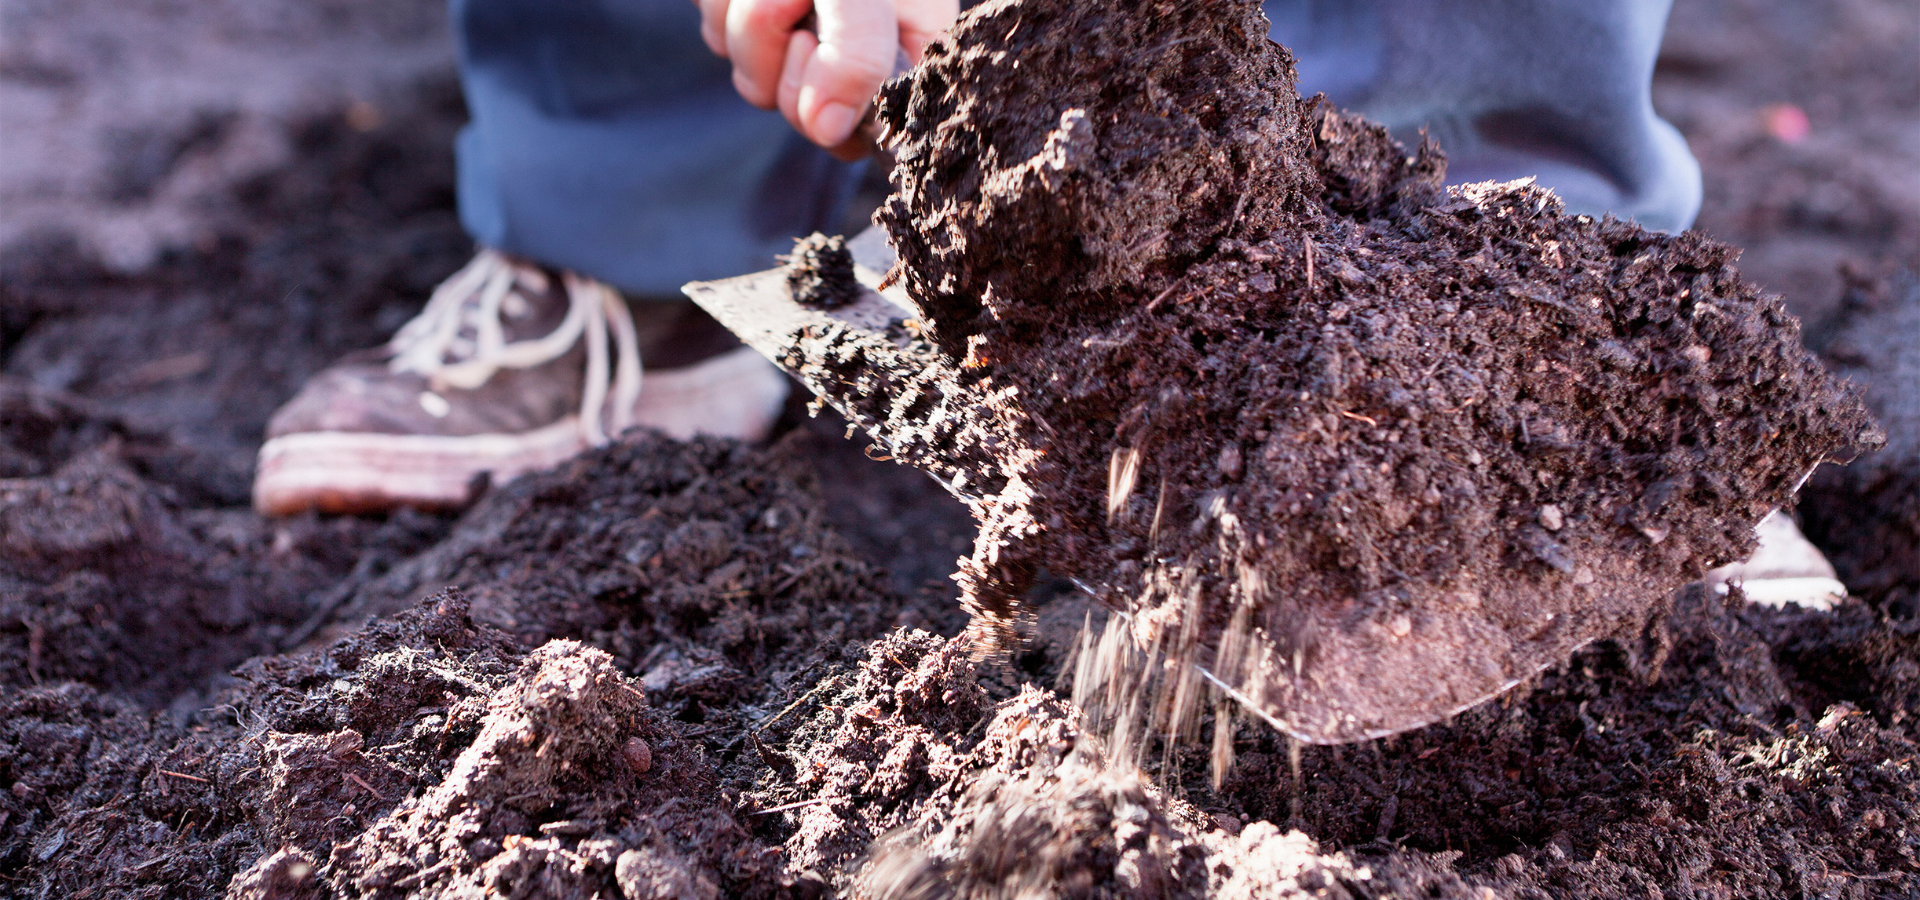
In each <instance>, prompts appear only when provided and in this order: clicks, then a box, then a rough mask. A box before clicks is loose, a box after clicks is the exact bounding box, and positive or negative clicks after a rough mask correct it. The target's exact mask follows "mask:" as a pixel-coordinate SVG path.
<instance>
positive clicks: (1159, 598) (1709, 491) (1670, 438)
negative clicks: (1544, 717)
mask: <svg viewBox="0 0 1920 900" xmlns="http://www.w3.org/2000/svg"><path fill="white" fill-rule="evenodd" d="M1121 23H1124V27H1121ZM1249 36H1251V37H1249ZM1263 36H1264V20H1263V19H1261V18H1260V15H1259V12H1258V7H1257V5H1255V4H1251V3H1236V2H1231V0H1217V2H1211V3H1204V4H1198V5H1195V4H1173V3H1164V2H1153V0H1143V2H1137V3H1129V4H1122V5H1120V6H1117V7H1116V6H1112V5H1110V4H1109V5H1103V4H1038V3H1024V2H1019V0H1001V2H994V3H989V4H985V5H983V6H980V7H977V8H975V9H974V10H973V11H971V12H969V13H968V14H967V15H966V16H965V17H963V18H962V20H961V21H960V23H959V24H957V25H956V26H955V27H954V28H953V29H952V31H951V32H950V33H949V35H948V37H946V38H944V39H943V40H942V41H941V42H939V43H936V45H935V46H934V48H933V49H932V50H931V51H930V52H929V55H928V58H927V61H926V62H925V63H924V64H923V65H922V66H921V67H919V68H917V69H916V70H915V71H914V72H913V73H911V74H910V75H907V76H904V77H903V79H902V80H901V81H900V82H898V83H896V84H894V85H893V86H891V87H889V88H888V89H887V91H885V92H884V102H883V103H882V110H881V114H882V120H883V121H884V122H885V123H886V125H887V128H888V141H889V145H890V146H891V147H892V148H893V149H894V150H895V152H896V154H897V158H898V165H897V167H896V171H895V175H894V183H895V186H896V194H895V196H894V197H893V198H891V199H890V200H889V203H888V205H887V206H886V207H885V208H883V210H882V212H881V214H880V215H879V219H880V220H881V222H882V223H883V224H885V225H886V226H887V227H888V231H889V234H890V236H891V237H892V239H893V242H894V244H895V246H896V248H897V249H898V250H899V251H900V257H901V262H902V265H903V266H904V272H905V273H906V274H905V280H906V283H907V285H908V290H909V293H910V294H912V296H913V298H914V300H915V302H916V304H917V305H918V306H919V308H920V310H921V312H922V313H923V314H924V318H925V327H926V328H928V329H930V331H931V334H932V336H933V338H934V339H935V341H936V342H937V343H938V345H939V346H940V348H941V349H942V351H943V354H944V359H942V360H939V362H942V363H944V365H945V372H944V374H942V373H940V372H939V370H937V369H934V370H929V372H931V373H932V374H927V373H922V374H920V375H918V376H916V377H915V379H914V380H913V381H912V382H911V383H910V384H909V385H908V386H906V387H904V388H902V389H898V390H897V392H896V393H894V394H893V396H892V397H891V398H887V399H883V400H882V401H880V402H879V403H878V405H880V406H888V404H889V400H890V408H889V409H888V410H887V416H888V417H890V419H891V421H888V422H883V424H881V426H880V430H879V432H878V434H879V435H880V436H881V437H882V438H883V440H885V439H887V438H888V437H890V432H892V433H899V434H901V437H902V438H903V439H904V440H902V442H901V443H903V444H911V443H913V442H914V441H915V440H917V439H918V438H917V433H918V432H920V431H924V430H925V429H926V422H927V421H928V417H929V416H933V415H939V414H942V413H943V412H945V413H947V414H951V412H952V411H951V410H950V409H948V406H947V405H951V404H955V402H956V401H955V400H954V395H956V394H957V395H960V396H962V397H966V398H970V400H971V408H967V409H964V410H963V411H962V412H961V414H960V415H961V417H962V418H969V417H971V418H976V419H983V420H988V421H989V424H987V425H982V426H980V427H979V429H978V430H980V431H982V432H985V433H987V434H988V435H989V437H988V438H983V439H982V440H981V443H982V445H983V446H986V447H987V450H988V454H987V455H989V456H991V457H992V458H993V459H994V460H996V461H997V463H998V466H999V471H998V472H991V473H987V475H985V476H984V477H977V478H975V479H973V480H974V481H975V482H979V483H984V484H987V485H989V486H992V487H994V488H995V490H994V491H993V492H992V493H993V495H992V496H989V498H988V500H987V501H986V502H983V503H981V504H980V505H979V510H978V512H979V514H980V515H981V516H982V519H983V529H982V534H981V536H980V538H979V540H978V541H977V543H976V549H975V553H974V555H973V557H972V558H971V559H970V560H968V561H967V562H966V563H965V564H963V566H962V579H963V581H962V583H963V585H964V587H965V588H966V590H967V599H968V601H969V602H970V603H971V604H972V608H973V610H974V611H975V612H976V613H977V614H979V615H981V616H983V617H984V618H985V620H986V621H987V623H988V624H989V625H990V626H991V627H993V628H994V629H996V630H997V631H998V633H999V634H1000V635H1001V636H1002V639H1003V640H1004V639H1005V637H1006V636H1009V635H1011V634H1013V633H1014V632H1015V630H1016V629H1017V619H1018V616H1019V610H1018V598H1019V597H1020V596H1021V595H1022V594H1023V593H1024V592H1025V590H1026V588H1027V587H1028V586H1029V584H1030V582H1031V578H1032V576H1033V573H1034V572H1035V571H1036V570H1037V568H1038V567H1039V565H1041V564H1042V563H1044V564H1045V565H1047V566H1048V567H1049V568H1051V569H1053V570H1054V571H1057V572H1060V573H1062V574H1065V575H1068V576H1071V577H1075V578H1078V579H1080V580H1081V581H1083V582H1084V583H1087V584H1089V585H1091V586H1092V589H1093V590H1094V592H1095V593H1096V594H1097V595H1099V596H1102V597H1105V598H1109V601H1110V602H1114V603H1116V604H1119V605H1120V606H1122V607H1123V611H1124V612H1125V613H1127V615H1128V619H1127V621H1126V622H1125V623H1124V625H1123V627H1125V628H1127V629H1129V630H1130V631H1131V633H1132V635H1133V637H1134V639H1135V642H1136V643H1137V644H1138V645H1141V646H1147V647H1158V648H1160V650H1159V652H1161V653H1163V654H1165V655H1167V656H1169V657H1171V658H1176V659H1183V660H1186V659H1191V660H1194V661H1197V662H1199V663H1201V664H1203V665H1205V666H1207V667H1209V668H1211V669H1212V670H1213V672H1214V673H1215V674H1216V675H1218V676H1219V677H1220V678H1222V679H1224V680H1225V681H1226V682H1227V683H1228V684H1229V685H1230V686H1232V687H1234V688H1238V689H1239V690H1240V691H1241V692H1243V693H1245V694H1247V695H1250V697H1251V698H1252V702H1253V704H1254V705H1255V706H1258V707H1261V708H1264V709H1265V710H1267V711H1268V712H1271V713H1272V714H1273V715H1274V716H1276V717H1277V723H1278V724H1279V725H1280V726H1281V727H1283V728H1286V729H1288V730H1290V731H1292V732H1293V733H1295V734H1297V735H1299V736H1301V737H1303V738H1306V739H1309V740H1315V741H1332V740H1352V739H1356V738H1360V737H1366V736H1375V735H1380V734H1386V733H1391V732H1393V731H1396V730H1399V729H1403V728H1407V727H1411V726H1415V725H1419V724H1423V723H1426V722H1430V721H1433V720H1435V719H1437V718H1439V717H1441V716H1444V715H1447V714H1449V713H1451V712H1453V711H1456V710H1458V709H1461V708H1463V707H1465V706H1467V705H1470V704H1472V703H1474V702H1478V701H1480V700H1483V699H1485V698H1487V697H1489V696H1492V695H1494V694H1496V693H1498V692H1500V691H1502V690H1505V689H1506V688H1507V687H1509V686H1511V685H1512V684H1514V683H1516V682H1519V681H1521V680H1524V679H1526V678H1528V677H1531V676H1532V675H1533V674H1534V673H1537V672H1539V671H1540V670H1542V669H1544V668H1545V667H1547V666H1549V665H1552V664H1555V663H1557V662H1559V661H1562V660H1564V659H1565V658H1566V657H1567V655H1568V654H1570V653H1571V652H1572V651H1573V650H1574V649H1575V648H1577V647H1579V646H1581V645H1583V644H1586V643H1588V642H1590V641H1592V640H1594V639H1596V638H1600V637H1605V636H1608V635H1611V634H1615V633H1619V632H1621V631H1623V630H1624V631H1633V630H1636V629H1637V628H1638V627H1639V625H1640V623H1641V622H1642V621H1643V620H1644V619H1645V617H1646V616H1647V615H1648V614H1650V613H1651V612H1653V611H1654V610H1655V609H1656V608H1657V607H1658V606H1659V605H1660V604H1661V603H1662V602H1664V600H1665V599H1666V597H1667V596H1668V594H1669V593H1670V592H1671V591H1672V590H1673V589H1674V588H1675V587H1677V586H1679V585H1680V584H1683V583H1685V582H1686V581H1688V580H1689V579H1691V578H1694V577H1697V576H1698V575H1699V574H1700V573H1702V572H1704V571H1705V570H1706V569H1707V568H1710V567H1711V566H1713V565H1717V564H1720V563H1724V562H1729V561H1732V560H1735V559H1738V558H1740V557H1742V556H1744V555H1745V554H1746V553H1747V552H1748V551H1749V550H1750V549H1751V547H1752V537H1751V525H1752V523H1754V522H1757V521H1758V520H1759V519H1760V518H1761V517H1762V516H1764V515H1765V514H1766V512H1767V511H1768V510H1769V509H1771V508H1774V507H1777V506H1779V505H1781V504H1783V503H1785V502H1786V501H1787V500H1788V498H1789V495H1790V493H1791V491H1792V490H1793V488H1794V487H1795V486H1796V485H1797V484H1798V483H1799V482H1800V480H1801V479H1802V478H1803V477H1804V476H1805V475H1806V473H1807V472H1809V471H1811V470H1812V468H1813V467H1814V466H1815V465H1816V464H1817V463H1818V462H1820V461H1821V460H1822V459H1824V458H1827V457H1829V456H1833V455H1836V454H1845V453H1847V452H1849V451H1850V450H1851V448H1854V447H1856V446H1862V445H1871V444H1872V443H1873V442H1874V441H1876V440H1877V437H1876V435H1875V433H1874V432H1873V431H1872V428H1871V425H1870V422H1869V420H1868V418H1867V416H1866V413H1865V412H1864V411H1863V410H1862V408H1861V407H1860V405H1859V403H1858V402H1857V401H1856V400H1855V399H1854V398H1852V397H1851V396H1850V395H1848V394H1847V393H1846V392H1845V391H1844V390H1843V389H1842V388H1841V386H1840V385H1839V384H1838V383H1837V382H1835V381H1834V380H1833V379H1831V378H1830V377H1829V376H1827V374H1826V373H1825V372H1824V371H1823V370H1822V368H1821V366H1820V364H1819V362H1818V361H1817V360H1815V359H1814V358H1813V357H1812V356H1811V355H1810V354H1808V353H1807V352H1806V351H1805V350H1804V349H1803V348H1802V347H1801V346H1800V345H1799V341H1798V325H1797V323H1796V322H1795V320H1794V319H1793V318H1792V317H1791V316H1790V315H1788V314H1787V313H1786V311H1785V310H1784V309H1783V308H1782V307H1781V305H1780V303H1779V301H1778V300H1777V299H1774V298H1769V297H1765V296H1763V295H1761V294H1760V293H1759V291H1758V290H1757V289H1756V288H1755V287H1753V286H1752V285H1750V284H1747V283H1745V282H1743V281H1741V280H1740V278H1739V277H1738V275H1737V273H1736V272H1735V271H1734V270H1733V269H1732V268H1731V263H1732V260H1733V258H1734V256H1735V252H1734V251H1733V250H1731V249H1730V248H1726V247H1723V246H1720V245H1716V244H1713V243H1711V242H1710V241H1707V240H1705V239H1704V238H1701V237H1700V236H1698V235H1681V236H1678V237H1674V236H1667V235H1661V234H1653V233H1648V232H1644V231H1641V230H1640V229H1638V228H1635V227H1633V226H1631V225H1627V224H1622V223H1617V222H1613V221H1610V220H1609V221H1599V222H1597V221H1594V220H1592V219H1590V218H1587V217H1573V216H1567V215H1565V214H1563V213H1562V212H1561V209H1560V206H1559V204H1558V201H1557V200H1556V199H1555V198H1554V197H1553V196H1552V195H1551V194H1549V193H1547V192H1545V191H1541V190H1539V189H1536V188H1533V187H1531V186H1530V185H1528V184H1524V183H1515V184H1509V185H1479V186H1471V187H1469V188H1466V189H1461V190H1453V191H1445V192H1443V191H1441V190H1440V189H1439V182H1440V177H1441V173H1442V171H1443V168H1444V163H1443V161H1442V160H1441V159H1440V157H1439V155H1438V154H1437V152H1436V151H1434V150H1433V149H1432V148H1430V147H1429V148H1423V149H1422V150H1421V151H1420V152H1418V153H1416V154H1411V155H1410V154H1408V153H1407V152H1406V151H1405V150H1403V149H1402V148H1400V147H1398V146H1397V145H1396V144H1394V143H1393V142H1392V141H1391V140H1390V139H1388V138H1387V137H1386V135H1385V134H1384V133H1383V132H1382V131H1381V130H1380V129H1378V128H1377V127H1375V126H1372V125H1369V124H1367V123H1365V122H1362V121H1359V120H1357V119H1353V118H1350V117H1347V116H1344V115H1342V114H1339V113H1337V112H1334V111H1332V110H1329V109H1326V108H1324V107H1321V106H1315V105H1312V104H1304V105H1303V104H1301V102H1300V101H1299V99H1298V97H1297V96H1296V95H1295V93H1294V90H1293V77H1292V71H1291V63H1290V60H1289V58H1288V57H1287V55H1286V53H1285V51H1284V50H1282V49H1280V48H1278V47H1275V46H1273V45H1271V44H1268V43H1267V42H1265V41H1264V40H1263ZM1083 44H1084V47H1083V46H1082V45H1083ZM1076 47H1078V48H1080V49H1081V50H1083V51H1084V52H1071V53H1070V52H1068V48H1076ZM1200 75H1204V76H1206V78H1205V80H1198V81H1196V80H1190V79H1192V78H1195V77H1197V76H1200ZM1110 83H1115V84H1129V85H1136V86H1137V87H1138V88H1139V89H1138V90H1126V91H1121V90H1114V91H1110V92H1099V91H1093V90H1092V89H1091V88H1088V87H1086V85H1104V84H1110ZM1146 147H1153V148H1155V149H1156V151H1157V152H1156V153H1146V152H1144V150H1143V148H1146ZM1243 154H1244V155H1243ZM1246 159H1255V160H1260V161H1262V163H1261V164H1260V165H1253V166H1251V167H1249V166H1248V165H1246V164H1245V162H1244V161H1245V160H1246ZM1248 179H1251V180H1248ZM1195 182H1212V183H1217V184H1219V185H1224V186H1230V187H1233V188H1234V190H1232V191H1229V192H1226V193H1219V194H1216V193H1209V192H1207V191H1200V190H1193V189H1190V186H1191V185H1192V184H1193V183H1195ZM1243 182H1244V183H1243ZM1183 185H1185V186H1189V187H1188V188H1182V187H1181V186H1183ZM1063 217H1064V218H1063ZM1063 235H1065V236H1066V237H1062V236H1063ZM1122 244H1124V245H1125V246H1124V247H1123V246H1122ZM1056 275H1058V276H1059V277H1060V278H1062V279H1063V280H1062V281H1061V282H1060V283H1059V285H1058V286H1057V287H1043V285H1042V283H1041V282H1040V281H1036V280H1035V279H1037V278H1043V276H1044V278H1053V277H1055V276H1056ZM1049 284H1051V282H1049ZM816 340H817V339H816ZM903 368H905V367H903ZM922 368H925V367H924V366H923V367H922ZM940 378H944V382H943V383H940V384H935V385H932V386H928V385H926V384H924V382H928V381H930V380H938V379H940ZM927 394H932V395H933V396H935V397H936V398H940V397H944V398H945V400H946V404H941V403H938V402H936V403H934V404H929V403H926V402H924V401H922V400H920V399H918V398H920V397H922V396H925V395H927ZM870 405H872V404H870ZM958 405H960V406H962V407H967V406H968V405H969V404H968V403H967V402H965V401H961V402H959V403H958ZM949 430H952V429H951V428H950V429H949ZM996 440H997V441H998V445H997V446H995V442H996ZM996 482H997V484H996ZM1256 632H1257V633H1258V634H1259V635H1260V637H1259V638H1258V639H1250V637H1249V635H1250V634H1251V633H1256ZM1177 677H1179V678H1182V679H1185V680H1187V682H1188V683H1185V684H1183V685H1181V686H1180V687H1178V688H1176V690H1177V691H1178V692H1179V694H1180V695H1181V696H1182V697H1184V698H1187V699H1185V700H1182V701H1180V702H1182V703H1186V702H1190V701H1191V699H1192V697H1194V696H1195V695H1196V689H1195V688H1194V686H1193V685H1192V684H1191V680H1192V679H1194V678H1196V677H1197V676H1193V675H1191V674H1187V673H1184V672H1183V673H1181V674H1179V675H1178V676H1177ZM1175 717H1176V718H1179V717H1180V716H1179V712H1178V711H1176V716H1175Z"/></svg>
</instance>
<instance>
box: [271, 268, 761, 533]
mask: <svg viewBox="0 0 1920 900" xmlns="http://www.w3.org/2000/svg"><path fill="white" fill-rule="evenodd" d="M786 394H787V381H786V376H785V375H783V374H781V373H780V371H779V370H778V369H776V368H774V367H773V365H772V364H771V363H768V362H767V361H766V360H764V359H762V358H761V357H760V355H759V354H757V353H755V352H754V351H753V350H752V349H750V348H747V347H743V346H740V344H739V342H738V341H736V340H734V339H733V337H732V335H730V334H728V333H727V332H726V331H725V329H723V328H721V327H720V325H719V324H718V323H716V322H714V321H713V320H712V319H711V318H709V317H707V316H706V314H705V313H702V312H700V311H699V310H698V309H697V308H695V307H694V306H693V305H692V304H691V303H687V302H674V303H641V304H634V305H633V306H632V307H629V304H628V303H627V302H626V301H625V300H623V299H622V298H621V297H620V294H619V292H618V291H616V290H614V289H613V288H612V287H609V286H608V285H605V284H602V283H600V282H598V281H595V280H593V279H590V278H584V277H582V276H579V275H575V274H573V273H568V272H554V271H551V270H548V269H544V268H541V267H539V266H536V265H533V264H531V263H528V262H526V261H523V260H519V259H515V258H512V257H509V256H507V255H505V254H502V253H499V252H496V251H493V250H482V251H481V252H480V253H479V254H478V255H477V256H475V257H474V260H473V261H472V262H471V263H469V264H468V265H467V266H466V267H465V268H463V269H461V270H460V271H459V272H457V273H455V274H454V275H453V276H452V277H451V278H449V279H447V280H446V282H444V283H443V284H441V285H440V287H439V288H438V289H436V290H435V291H434V293H433V297H432V298H431V299H430V300H428V301H427V305H426V308H425V309H424V310H422V311H421V313H420V314H419V315H418V316H416V317H415V318H414V319H413V320H411V321H409V322H407V323H406V325H404V326H402V327H401V328H400V330H399V331H398V332H397V333H396V334H395V335H394V337H393V339H392V340H391V341H389V342H388V343H387V344H386V345H385V346H384V347H380V348H378V349H375V350H371V351H366V352H363V353H360V354H355V355H353V356H349V357H347V358H345V359H343V360H341V361H340V362H339V363H337V364H335V365H334V366H332V367H330V368H328V369H326V370H325V371H322V372H321V373H319V374H318V375H315V376H314V377H313V378H311V379H309V380H308V381H307V383H306V384H305V385H304V386H302V388H301V389H300V392H299V393H298V394H297V395H295V396H294V398H293V399H292V400H290V401H288V402H287V403H286V405H284V406H282V407H281V408H280V409H279V411H277V412H276V413H274V415H273V418H272V419H271V420H270V421H269V423H268V425H267V440H266V443H265V444H264V445H262V446H261V448H260V457H259V463H258V466H257V468H256V470H255V475H254V484H253V502H254V506H255V508H257V509H259V510H260V511H261V512H262V513H265V514H268V515H289V514H293V513H298V512H302V511H305V510H309V509H317V510H321V511H323V512H334V513H355V512H376V511H381V510H388V509H393V508H395V507H399V506H414V507H421V508H429V509H451V508H458V507H461V506H464V505H466V504H467V503H469V502H471V501H472V500H473V499H474V496H475V495H476V493H477V492H478V491H479V490H480V489H481V488H482V487H484V486H485V485H486V484H489V483H490V484H496V485H497V484H502V483H505V482H507V481H511V480H512V479H513V478H515V477H516V476H519V475H521V474H523V473H526V472H529V471H533V470H537V469H542V468H546V467H549V466H552V465H555V464H557V463H559V462H561V461H562V460H565V459H567V458H568V457H570V456H573V455H574V454H576V453H579V452H580V451H581V450H584V449H586V448H588V447H593V446H598V445H601V444H604V443H606V442H607V441H608V440H609V439H610V437H611V436H614V435H617V434H619V433H620V432H621V431H623V430H625V429H627V428H628V427H631V426H636V425H638V426H647V427H652V428H657V429H660V430H661V431H664V432H666V433H667V434H668V435H670V436H672V437H675V438H679V439H682V440H684V439H687V438H690V437H692V436H693V435H695V434H712V435H718V436H722V437H732V438H741V439H745V440H759V439H762V438H764V437H765V436H766V435H767V432H768V431H769V430H770V429H771V428H772V426H773V423H774V420H775V419H777V418H778V417H779V415H780V411H781V408H782V406H783V404H784V402H785V400H786Z"/></svg>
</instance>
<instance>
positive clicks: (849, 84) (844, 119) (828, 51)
mask: <svg viewBox="0 0 1920 900" xmlns="http://www.w3.org/2000/svg"><path fill="white" fill-rule="evenodd" d="M814 11H815V12H816V13H817V14H818V15H819V29H820V46H819V48H818V49H816V50H815V51H814V53H813V56H812V58H811V59H809V60H807V62H806V65H805V66H804V67H803V69H802V71H801V73H800V90H799V94H798V98H797V100H798V102H797V104H796V107H797V108H796V109H795V112H796V113H797V118H798V119H799V124H800V128H801V131H803V132H804V133H805V134H806V136H807V137H808V138H809V139H811V140H812V141H813V142H814V143H816V144H820V145H821V146H824V147H833V146H838V145H840V144H843V143H846V141H847V139H848V138H849V137H851V136H852V135H853V130H854V128H855V127H856V126H858V125H859V124H860V116H861V114H862V113H864V112H865V111H866V108H867V104H868V103H871V102H872V101H873V95H874V94H875V93H876V92H877V91H879V90H880V84H881V82H884V81H886V80H887V78H888V76H891V75H892V74H893V64H894V60H895V58H896V57H897V56H898V54H899V44H900V24H899V20H898V19H897V18H895V16H894V11H893V4H892V2H891V0H817V2H816V3H815V4H814Z"/></svg>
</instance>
